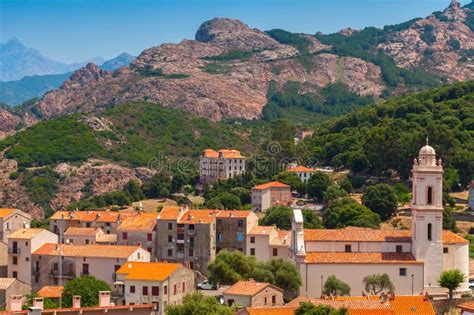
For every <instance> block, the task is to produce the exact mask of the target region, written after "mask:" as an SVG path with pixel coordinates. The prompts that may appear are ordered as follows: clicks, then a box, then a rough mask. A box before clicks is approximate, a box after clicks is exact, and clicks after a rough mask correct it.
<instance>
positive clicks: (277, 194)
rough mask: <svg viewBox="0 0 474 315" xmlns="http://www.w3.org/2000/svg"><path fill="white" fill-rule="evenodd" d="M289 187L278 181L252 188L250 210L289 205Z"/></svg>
mask: <svg viewBox="0 0 474 315" xmlns="http://www.w3.org/2000/svg"><path fill="white" fill-rule="evenodd" d="M292 202H293V198H292V196H291V187H290V186H289V185H286V184H283V183H280V182H270V183H266V184H261V185H257V186H255V187H253V188H252V210H253V211H257V212H258V211H262V212H265V211H266V210H267V209H268V208H271V207H274V206H287V207H288V206H291V204H292Z"/></svg>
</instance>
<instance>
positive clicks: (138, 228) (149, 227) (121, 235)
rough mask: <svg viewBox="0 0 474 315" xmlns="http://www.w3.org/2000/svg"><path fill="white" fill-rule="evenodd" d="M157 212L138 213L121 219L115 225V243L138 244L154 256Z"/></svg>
mask: <svg viewBox="0 0 474 315" xmlns="http://www.w3.org/2000/svg"><path fill="white" fill-rule="evenodd" d="M157 219H158V213H140V214H139V215H137V216H131V217H128V218H126V219H125V220H123V222H122V223H121V224H120V225H119V226H118V227H117V244H119V245H140V246H141V247H142V248H143V249H144V250H146V251H148V252H149V253H150V255H151V257H152V260H153V259H154V258H156V257H157V256H156V235H157V232H156V225H157Z"/></svg>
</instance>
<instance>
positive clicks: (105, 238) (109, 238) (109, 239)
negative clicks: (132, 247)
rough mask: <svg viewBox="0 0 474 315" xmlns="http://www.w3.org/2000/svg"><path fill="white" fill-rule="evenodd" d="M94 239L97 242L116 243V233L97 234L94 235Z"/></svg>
mask: <svg viewBox="0 0 474 315" xmlns="http://www.w3.org/2000/svg"><path fill="white" fill-rule="evenodd" d="M95 241H96V242H97V243H98V244H99V243H116V242H117V234H99V235H97V236H96V238H95Z"/></svg>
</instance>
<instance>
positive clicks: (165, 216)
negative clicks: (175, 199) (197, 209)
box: [158, 207, 181, 220]
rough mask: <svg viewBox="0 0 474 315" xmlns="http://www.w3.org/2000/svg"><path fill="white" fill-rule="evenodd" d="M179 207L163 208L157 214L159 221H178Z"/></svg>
mask: <svg viewBox="0 0 474 315" xmlns="http://www.w3.org/2000/svg"><path fill="white" fill-rule="evenodd" d="M180 210H181V207H164V208H163V209H161V212H160V213H159V214H158V219H160V220H178V218H179V215H180Z"/></svg>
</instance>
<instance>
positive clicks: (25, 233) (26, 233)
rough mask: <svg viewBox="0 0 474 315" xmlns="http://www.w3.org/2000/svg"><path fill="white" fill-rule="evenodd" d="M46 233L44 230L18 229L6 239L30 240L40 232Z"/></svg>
mask: <svg viewBox="0 0 474 315" xmlns="http://www.w3.org/2000/svg"><path fill="white" fill-rule="evenodd" d="M44 231H48V230H45V229H38V228H36V229H19V230H17V231H15V232H13V233H12V234H10V236H9V237H8V238H17V239H32V238H33V237H35V236H36V235H38V234H39V233H41V232H44Z"/></svg>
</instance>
